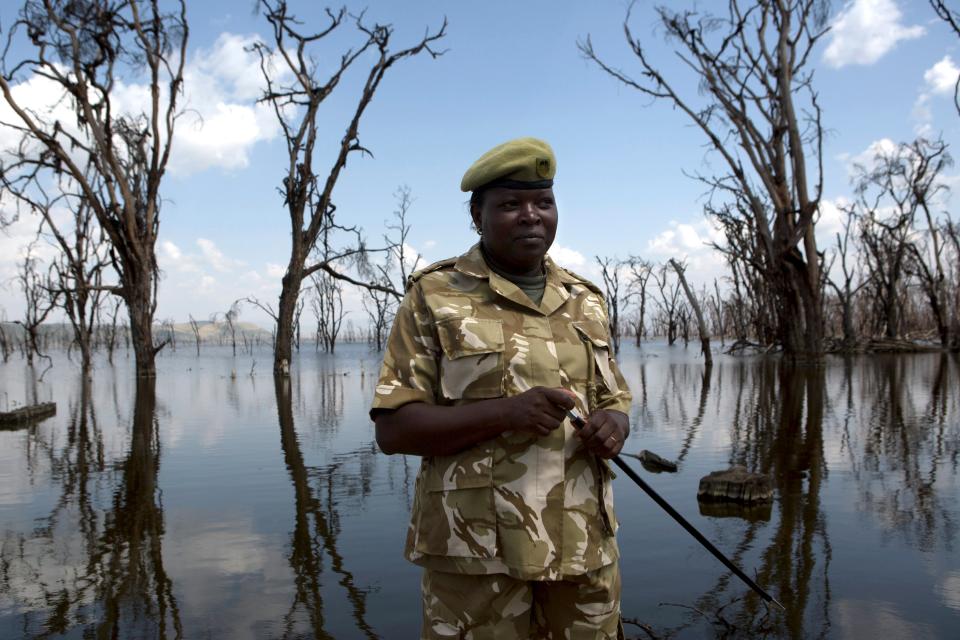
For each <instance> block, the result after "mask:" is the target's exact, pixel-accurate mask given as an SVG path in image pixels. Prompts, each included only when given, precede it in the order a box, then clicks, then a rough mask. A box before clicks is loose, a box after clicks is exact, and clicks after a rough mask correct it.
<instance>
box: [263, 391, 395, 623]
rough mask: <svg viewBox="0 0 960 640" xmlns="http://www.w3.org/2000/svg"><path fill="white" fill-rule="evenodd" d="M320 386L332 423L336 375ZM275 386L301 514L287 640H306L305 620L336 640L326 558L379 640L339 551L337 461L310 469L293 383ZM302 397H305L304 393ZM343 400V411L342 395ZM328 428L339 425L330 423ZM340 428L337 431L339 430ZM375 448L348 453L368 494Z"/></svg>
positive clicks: (293, 550) (360, 619) (359, 619)
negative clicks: (330, 623) (329, 625)
mask: <svg viewBox="0 0 960 640" xmlns="http://www.w3.org/2000/svg"><path fill="white" fill-rule="evenodd" d="M323 379H324V385H323V386H322V387H321V389H322V390H321V393H322V396H323V403H322V404H323V407H324V409H323V412H322V413H323V416H322V421H325V420H330V419H331V418H332V417H335V416H336V415H337V413H338V410H337V409H336V407H337V403H336V399H337V398H338V394H337V389H336V380H337V378H336V377H335V376H332V377H331V376H323ZM274 387H275V391H276V397H277V414H278V418H279V422H280V446H281V447H282V449H283V458H284V462H285V463H286V466H287V470H288V471H289V472H290V480H291V481H292V483H293V490H294V501H295V503H296V514H295V522H294V527H293V532H292V533H291V536H292V540H291V545H290V557H289V560H290V567H291V568H292V569H293V574H294V586H295V589H294V600H293V603H292V604H291V605H290V608H289V610H288V612H287V614H286V615H285V616H284V637H285V638H287V637H301V636H302V635H303V633H304V632H303V626H304V625H303V622H302V620H301V618H302V617H303V616H305V617H306V621H307V628H308V629H309V632H310V633H311V634H312V635H313V636H314V637H316V638H332V636H331V635H330V634H329V632H328V631H327V630H326V619H325V616H324V606H323V605H324V601H323V593H322V588H323V581H322V573H323V558H324V556H326V557H327V558H329V561H330V567H331V568H332V569H333V572H334V573H336V574H337V575H338V576H339V579H338V583H339V584H340V586H341V587H343V588H344V590H346V593H347V599H348V600H349V602H350V606H351V608H352V613H353V618H354V621H355V624H356V629H357V630H358V632H360V633H362V634H363V635H364V636H365V637H367V638H377V637H378V636H377V634H376V633H374V631H373V628H372V627H371V626H370V624H368V623H367V621H366V615H367V603H366V599H367V594H368V592H369V591H368V590H366V589H362V588H359V587H357V586H356V581H355V580H354V577H353V574H352V573H350V571H348V570H347V569H346V568H345V563H344V558H343V556H342V554H341V553H340V552H339V551H338V549H337V537H338V535H339V534H340V526H339V516H338V512H337V509H336V507H337V498H336V495H340V494H341V492H342V488H340V487H338V488H337V491H336V492H334V482H335V481H336V482H339V481H341V480H343V478H342V477H338V476H337V475H336V473H335V472H336V471H337V468H338V467H339V466H340V464H339V463H338V462H334V463H333V464H332V465H329V466H327V467H325V468H317V467H307V465H306V463H305V462H304V458H303V454H302V453H301V451H300V442H299V439H298V437H297V432H296V429H295V427H294V420H293V398H292V395H291V392H290V378H287V377H282V376H275V377H274ZM298 395H300V397H301V398H302V397H303V396H302V395H301V394H298ZM339 397H340V398H341V404H340V406H342V396H339ZM324 424H326V425H327V426H328V427H334V424H335V423H332V422H325V423H324ZM334 428H335V427H334ZM375 453H376V451H375V449H374V448H373V446H372V444H371V445H370V446H368V447H365V448H364V449H362V450H357V451H354V452H350V453H347V454H346V455H344V456H342V457H344V458H347V459H349V458H353V457H359V458H360V460H361V473H360V476H361V477H362V478H364V477H365V478H367V480H364V481H362V482H361V492H369V477H370V475H371V469H370V467H371V465H372V464H373V463H372V458H373V455H374V454H375Z"/></svg>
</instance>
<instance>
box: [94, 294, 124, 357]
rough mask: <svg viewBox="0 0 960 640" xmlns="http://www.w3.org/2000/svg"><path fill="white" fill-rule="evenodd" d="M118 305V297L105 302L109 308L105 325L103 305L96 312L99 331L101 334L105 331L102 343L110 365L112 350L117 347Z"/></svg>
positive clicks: (119, 302) (119, 301) (119, 300)
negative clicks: (108, 320)
mask: <svg viewBox="0 0 960 640" xmlns="http://www.w3.org/2000/svg"><path fill="white" fill-rule="evenodd" d="M120 305H121V299H120V298H113V299H112V300H110V301H108V302H107V305H106V307H107V308H109V314H110V324H106V325H105V324H104V322H103V314H104V308H103V307H101V308H100V309H98V313H97V325H98V326H99V327H100V331H99V333H101V334H102V333H103V332H104V331H105V332H106V336H105V339H104V344H105V346H106V347H107V362H108V363H110V364H111V365H112V364H113V352H114V351H115V350H116V348H117V332H118V330H117V316H118V315H119V313H120Z"/></svg>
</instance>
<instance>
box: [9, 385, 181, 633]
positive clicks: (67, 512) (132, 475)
mask: <svg viewBox="0 0 960 640" xmlns="http://www.w3.org/2000/svg"><path fill="white" fill-rule="evenodd" d="M77 388H78V389H79V392H80V393H79V398H78V399H77V401H76V403H75V404H74V405H73V406H72V407H71V412H70V420H69V423H68V424H69V426H68V428H67V433H66V444H65V445H64V446H63V448H62V449H61V450H59V451H58V450H57V447H56V443H55V438H54V437H53V436H51V437H50V439H49V440H47V439H46V438H45V437H44V432H42V431H40V430H36V431H34V432H33V433H32V434H31V437H30V442H31V446H30V447H28V451H33V452H34V453H35V452H37V451H42V452H43V453H44V455H45V457H46V460H45V462H46V464H48V465H49V472H50V475H51V477H52V478H54V479H56V480H57V482H58V485H57V491H58V492H59V497H58V499H57V500H56V502H55V506H54V508H53V509H52V511H51V512H50V513H49V514H48V515H46V516H44V517H41V518H39V519H38V521H37V522H38V524H37V526H36V527H35V528H34V529H33V531H31V532H30V533H29V534H26V533H20V534H19V535H17V536H16V537H13V538H12V537H11V536H10V535H9V534H8V535H7V536H6V537H5V539H4V544H3V548H2V554H3V564H4V567H5V571H4V572H3V575H4V581H3V583H2V584H0V590H2V591H3V592H4V595H9V597H10V598H11V600H12V601H14V602H16V601H20V602H21V606H20V607H18V608H19V609H21V610H22V611H23V613H22V629H23V630H24V633H25V635H28V636H33V637H38V638H42V637H48V636H54V635H57V634H65V633H67V632H68V631H72V630H74V629H76V628H77V627H79V628H82V629H83V632H82V633H83V636H84V637H88V636H89V637H98V638H106V637H121V636H123V637H129V636H131V635H133V636H141V637H157V638H167V637H174V638H179V637H182V625H181V622H180V614H179V608H178V605H177V600H176V598H175V597H174V594H173V583H172V580H171V579H170V578H169V576H168V575H167V573H166V571H165V570H164V565H163V552H162V540H163V535H164V524H163V522H164V521H163V506H162V503H161V500H160V492H159V490H158V487H157V473H158V470H159V468H160V453H161V447H160V441H159V438H158V430H157V422H156V394H155V388H154V382H153V381H152V380H144V381H139V382H138V384H137V389H136V400H135V403H134V410H133V417H132V424H131V427H130V446H129V450H128V452H127V455H126V456H125V457H124V458H123V459H122V460H119V461H118V462H116V463H115V465H114V466H113V467H112V469H108V467H107V463H106V456H105V452H104V440H103V433H102V431H101V430H100V428H99V426H98V421H97V415H96V412H95V410H94V406H93V402H92V391H91V389H92V382H91V381H90V380H89V379H87V378H85V377H84V378H81V380H80V382H79V384H78V385H77ZM31 469H34V470H36V469H38V465H32V466H31ZM104 472H112V473H113V474H115V476H116V481H115V482H114V483H112V484H113V486H114V487H115V489H114V491H113V494H112V496H110V497H109V498H105V497H104V499H103V500H102V499H101V486H100V484H99V483H98V482H97V478H98V477H99V475H100V474H102V473H104ZM106 500H109V502H108V503H106V504H100V503H101V502H106Z"/></svg>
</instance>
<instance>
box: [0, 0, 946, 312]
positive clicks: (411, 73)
mask: <svg viewBox="0 0 960 640" xmlns="http://www.w3.org/2000/svg"><path fill="white" fill-rule="evenodd" d="M664 4H666V5H667V6H669V7H671V8H674V9H683V8H689V7H694V6H699V7H700V8H701V9H703V8H714V9H716V10H722V8H723V7H724V6H725V4H726V3H721V2H699V3H695V2H693V1H692V0H682V1H681V0H673V1H669V2H666V3H664ZM291 5H292V7H293V8H294V11H295V12H296V13H297V14H298V15H300V16H302V17H303V19H304V21H305V22H306V23H307V24H308V25H317V24H320V22H321V20H322V19H323V16H322V12H321V7H322V5H320V4H319V3H313V2H306V0H302V1H296V0H294V1H292V2H291ZM654 6H655V5H654V3H649V2H643V1H640V2H637V3H636V5H635V7H634V9H633V15H632V18H631V22H630V25H631V29H632V31H633V33H634V35H635V36H636V37H638V38H640V39H641V41H642V42H643V44H644V46H645V47H647V48H648V52H649V53H648V56H649V59H650V60H651V61H652V62H653V63H654V64H655V65H656V66H658V67H659V68H660V69H661V71H662V72H663V74H664V75H665V76H666V77H667V78H668V79H671V81H675V82H676V84H677V86H678V87H680V89H681V90H682V91H685V92H686V95H690V96H692V97H693V99H694V100H696V99H697V98H696V86H695V85H693V84H692V83H691V80H690V77H691V76H690V72H689V70H687V69H686V68H684V66H683V64H682V62H681V61H680V60H679V58H678V57H677V56H676V55H675V53H674V51H673V48H672V47H671V45H670V43H669V42H668V41H666V40H665V38H664V37H663V33H662V30H658V29H657V27H656V20H655V14H654ZM347 7H348V8H349V9H350V10H351V11H354V12H357V11H360V10H363V9H364V8H366V19H367V20H368V21H371V22H373V21H376V22H380V23H390V24H392V25H393V26H394V29H395V31H394V34H393V36H392V40H391V43H392V46H393V47H396V48H401V47H404V46H409V45H411V44H413V43H415V42H416V41H418V40H419V38H420V37H421V36H422V35H423V33H424V31H425V30H426V29H437V28H438V27H439V26H440V24H441V23H442V21H443V19H444V17H446V19H447V21H448V27H447V35H446V37H445V38H444V39H443V40H442V41H441V43H440V44H439V45H438V46H439V47H440V48H443V49H444V50H445V52H444V53H443V55H442V56H440V57H438V58H436V59H432V58H430V57H429V56H425V55H421V56H417V57H414V58H410V59H406V60H403V61H401V62H399V63H398V64H397V65H396V66H395V67H393V68H391V69H390V70H389V71H388V72H387V74H386V76H385V78H384V80H383V83H382V84H381V87H380V89H379V91H378V92H377V94H376V96H375V97H374V99H373V102H372V104H371V106H370V107H369V109H368V110H367V113H366V115H365V116H364V119H363V121H362V123H361V127H360V141H361V143H362V144H363V145H364V146H365V147H366V148H368V149H370V151H371V152H372V157H370V156H363V157H361V156H360V155H359V154H354V155H353V156H351V158H350V160H349V162H348V165H347V167H346V170H345V171H344V173H343V174H342V176H341V178H340V180H339V182H338V183H337V187H336V189H335V191H334V196H333V198H334V202H335V203H336V205H337V211H338V217H339V219H340V221H341V222H343V223H345V224H352V225H358V226H360V227H362V229H363V231H364V235H365V236H366V238H367V239H368V242H369V244H370V245H371V246H375V245H376V244H377V243H378V241H380V240H381V239H382V237H383V234H384V233H385V232H386V229H385V223H386V222H388V221H390V220H391V217H392V212H393V211H394V209H395V208H396V197H395V194H396V191H397V189H398V187H400V186H401V185H406V186H408V187H409V189H410V190H411V192H412V195H413V198H414V201H413V204H412V207H411V208H410V211H409V213H408V223H409V224H410V225H411V231H410V235H409V237H408V239H407V241H408V244H409V245H410V247H411V249H412V250H413V251H414V252H416V253H419V254H420V255H421V256H422V260H421V263H420V264H421V265H425V264H428V263H430V262H433V261H436V260H440V259H443V258H446V257H450V256H455V255H458V254H460V253H462V252H463V251H465V250H466V249H467V248H469V246H470V245H472V244H473V243H474V242H475V241H476V239H477V237H476V235H475V233H474V232H473V231H471V229H470V225H469V216H468V213H467V207H466V200H467V194H464V193H461V192H460V190H459V184H460V178H461V177H462V175H463V172H464V171H465V170H466V169H467V168H468V167H469V166H470V164H472V162H473V161H474V160H475V159H476V158H477V157H479V156H480V155H481V154H482V153H483V152H485V151H486V150H487V149H489V148H490V147H492V146H494V145H496V144H499V143H500V142H503V141H505V140H509V139H511V138H515V137H519V136H535V137H539V138H542V139H544V140H546V141H548V142H549V143H550V144H551V146H552V147H553V149H554V151H555V152H556V156H557V176H556V180H555V187H554V191H555V194H556V197H557V204H558V209H559V212H560V222H559V229H558V233H557V238H556V241H555V244H554V246H553V247H552V248H551V255H552V256H553V257H554V258H555V259H556V260H557V261H558V262H559V263H560V264H562V265H564V266H566V267H568V268H571V269H572V270H574V271H577V272H579V273H581V274H583V275H586V276H587V277H590V278H592V279H595V280H599V272H598V269H597V267H596V263H595V260H594V256H597V255H600V256H618V257H621V258H622V257H626V256H627V255H638V256H640V257H642V258H645V259H647V260H650V261H653V262H663V261H665V260H667V259H668V258H671V257H678V258H685V259H686V260H687V261H688V263H689V271H688V276H689V278H690V279H691V280H693V281H694V282H695V283H697V284H699V283H711V282H712V281H713V278H715V277H720V276H723V275H724V274H725V272H724V270H723V263H722V260H721V259H720V257H719V256H718V255H717V254H716V252H715V251H713V250H712V249H710V248H709V247H708V246H707V243H708V242H709V241H710V240H711V239H716V238H717V232H716V231H715V230H714V229H713V228H712V227H711V225H710V224H709V222H708V221H707V220H706V219H705V218H704V215H703V205H704V202H705V199H704V188H703V186H702V185H701V184H700V183H698V182H696V181H694V180H693V179H691V178H690V177H688V176H689V174H690V173H695V172H700V173H709V172H710V171H711V170H712V169H713V168H722V167H720V165H719V162H718V158H717V157H716V156H714V155H711V154H709V153H707V149H706V147H705V146H704V143H705V139H704V137H703V136H702V134H701V133H700V132H699V131H698V130H695V129H693V128H692V127H691V126H690V123H689V121H688V120H686V119H685V117H684V116H683V115H682V114H681V113H678V112H677V111H676V110H675V109H673V108H672V107H671V106H670V105H669V104H667V103H665V102H654V101H651V100H650V99H649V98H645V97H644V96H642V95H640V94H638V93H637V92H636V91H634V90H632V89H629V88H627V87H625V86H623V85H621V84H619V83H618V82H616V81H615V80H613V79H612V78H610V77H609V76H607V75H606V74H604V73H603V72H602V71H601V70H600V69H599V68H598V67H597V66H596V65H595V64H593V63H591V62H589V61H587V60H585V59H584V58H583V56H582V55H581V53H580V52H579V51H578V49H577V42H578V41H579V40H582V39H584V38H585V37H587V36H588V35H589V36H590V37H591V38H592V41H593V44H594V47H595V49H596V50H597V52H598V54H599V55H600V56H601V57H602V58H603V59H604V60H605V61H607V62H608V63H609V64H610V65H611V66H613V67H617V68H620V69H622V70H624V71H625V72H626V73H628V74H631V73H634V74H636V73H638V69H639V66H638V63H637V61H636V59H635V58H634V57H633V54H632V53H631V51H630V49H629V47H628V44H627V42H626V41H625V39H624V35H623V21H624V18H625V15H626V10H627V4H626V3H625V2H623V1H622V0H617V1H607V0H595V1H594V2H589V3H586V2H572V1H547V0H528V1H524V2H507V1H502V0H494V1H490V2H483V3H478V2H454V1H441V0H423V1H407V2H402V3H400V2H387V1H384V0H379V1H378V0H372V1H370V2H368V3H363V4H361V3H353V2H349V3H347ZM16 9H17V3H13V2H11V3H3V6H2V7H0V26H3V27H4V28H6V27H7V26H8V25H9V24H10V23H11V22H12V20H13V19H15V13H16ZM831 10H832V14H831V18H830V24H831V31H830V32H829V33H828V34H827V35H826V36H825V37H824V38H823V39H822V40H821V41H820V43H819V44H818V46H817V49H816V50H815V52H814V55H813V57H812V59H811V62H810V65H811V68H812V69H814V80H813V82H814V87H815V89H816V91H817V92H818V94H819V101H820V104H821V106H822V110H823V116H822V118H823V124H824V127H825V129H826V131H827V135H826V139H825V143H824V200H823V202H822V206H821V219H820V223H819V224H818V236H819V237H820V239H821V240H820V246H821V249H822V248H824V247H825V246H826V245H827V244H828V243H829V242H830V241H831V240H830V239H831V238H832V236H833V234H834V233H835V232H836V231H837V229H838V228H839V227H838V225H839V220H840V218H839V215H838V214H837V209H836V205H837V204H838V203H843V202H844V201H845V200H849V199H850V198H852V193H853V187H852V185H851V177H852V167H853V165H854V163H856V162H864V161H868V160H869V159H870V158H871V157H872V155H873V153H874V152H875V151H876V150H877V149H879V148H885V147H890V146H892V145H893V144H896V143H899V142H907V141H911V140H913V139H914V138H916V137H917V136H919V135H924V136H927V137H934V138H935V137H937V136H942V137H943V139H944V140H945V141H946V142H948V143H949V144H950V145H951V148H952V149H955V148H956V143H957V142H958V141H960V116H958V114H957V111H956V109H955V108H954V105H953V100H952V97H953V87H954V82H955V80H956V78H957V75H958V73H960V71H958V64H960V52H958V44H960V39H958V38H957V37H956V35H955V34H953V33H952V32H951V31H950V30H949V28H948V27H947V26H946V25H945V24H943V23H941V22H940V21H939V19H938V18H937V17H936V16H935V15H934V13H933V11H932V9H931V8H930V7H929V4H928V3H927V2H925V1H920V0H909V1H908V0H852V1H847V2H837V1H836V0H835V1H834V3H833V6H832V9H831ZM187 11H188V21H189V25H190V36H189V41H188V42H189V44H188V53H187V63H186V77H185V95H184V97H183V99H182V104H183V105H184V106H185V111H184V114H183V115H182V117H181V118H180V119H179V120H178V123H177V128H176V133H175V138H174V148H173V154H172V158H171V161H170V165H169V171H168V174H167V175H166V176H165V178H164V183H163V188H162V191H163V198H164V203H163V208H162V214H161V222H160V237H159V241H158V244H157V254H158V258H159V264H160V267H161V270H162V279H161V282H160V287H159V294H158V295H159V303H158V308H157V313H156V317H157V319H158V320H161V319H167V318H171V319H174V320H175V321H177V322H184V321H186V320H187V318H188V315H193V316H194V317H195V318H198V319H199V318H209V317H210V316H212V315H213V314H216V313H223V312H224V311H226V310H227V309H229V308H230V305H231V303H232V302H233V301H234V300H237V299H239V298H245V297H248V296H254V297H256V298H258V299H260V300H262V301H263V302H265V303H270V304H273V305H274V306H275V305H276V299H277V296H278V294H279V289H280V285H279V283H280V278H281V277H282V275H283V272H284V270H285V265H286V263H287V260H288V256H289V237H290V221H289V218H288V217H287V216H286V214H285V210H284V207H283V201H282V197H281V196H280V195H279V193H278V191H277V187H278V185H279V184H280V180H281V178H282V176H283V173H284V166H285V162H286V159H285V155H286V154H285V145H284V141H283V137H282V136H281V135H280V130H279V127H278V126H277V123H276V120H275V117H274V115H273V113H272V112H271V110H270V109H269V108H267V107H266V106H265V105H263V104H258V103H257V98H258V97H259V96H260V95H261V92H262V90H263V81H262V78H261V75H260V70H259V63H258V58H257V57H256V54H254V53H252V52H251V51H250V50H249V46H250V45H251V44H252V43H254V42H256V41H258V40H266V39H267V36H268V35H269V34H268V30H267V28H266V23H265V21H264V20H263V19H262V18H261V17H259V16H258V15H256V13H255V12H254V3H253V2H252V0H242V1H232V2H229V1H226V0H204V1H203V2H199V1H197V0H192V1H191V0H188V7H187ZM341 31H342V33H339V34H338V35H337V36H336V37H335V38H332V39H331V40H330V41H329V42H324V43H323V46H322V47H320V48H318V49H317V51H316V55H317V63H318V65H319V68H320V69H332V68H333V65H335V64H336V62H337V61H338V60H339V57H340V55H341V54H342V53H343V51H344V50H345V49H346V47H349V46H350V45H351V44H356V43H357V42H358V40H357V38H356V37H355V36H356V32H355V31H351V27H350V26H349V25H345V27H344V28H342V30H341ZM16 53H17V51H16V50H14V51H13V52H12V55H15V54H16ZM370 62H371V60H370V58H369V57H367V58H361V59H360V60H358V64H357V67H356V68H355V69H353V70H352V71H351V72H350V73H349V74H348V75H347V76H346V77H345V78H344V81H343V82H342V83H341V84H340V85H339V86H338V88H337V89H336V91H335V92H334V94H333V95H332V96H331V98H330V99H328V101H327V102H325V103H324V105H323V107H322V108H321V113H320V117H319V122H320V126H321V128H322V132H321V138H322V140H323V142H324V144H323V145H322V146H321V150H320V152H319V153H318V165H319V166H321V167H324V166H329V164H330V163H331V162H332V159H333V154H334V153H335V149H336V146H337V144H338V141H339V139H340V137H341V136H342V134H343V131H344V128H345V126H346V123H347V121H348V117H349V115H350V113H351V109H352V107H353V105H354V104H355V101H356V99H357V96H358V93H359V87H360V83H361V82H362V80H363V78H364V77H365V68H367V67H365V65H369V64H370ZM142 91H143V87H142V86H140V85H137V83H136V81H135V79H132V80H131V81H129V82H128V83H126V84H124V85H123V86H121V87H119V88H118V91H117V94H118V95H117V99H118V100H119V101H120V102H121V103H123V102H124V101H126V102H127V103H129V104H135V103H136V101H137V100H138V99H139V98H138V97H142ZM14 92H15V95H17V96H18V97H20V98H21V99H23V100H25V101H27V102H30V103H31V104H40V103H43V102H44V100H46V101H48V102H49V101H50V99H51V97H50V94H49V91H45V87H44V86H43V85H42V83H41V82H39V81H38V80H37V79H36V78H28V79H24V81H23V82H22V83H21V84H20V85H17V86H16V87H15V88H14ZM9 113H10V112H9V110H8V108H7V107H6V106H5V105H0V119H6V118H8V117H9ZM9 140H10V137H9V134H8V133H7V134H5V133H4V132H3V131H2V130H0V146H5V144H9ZM955 153H956V151H955ZM956 173H957V170H956V169H955V168H951V169H950V175H949V176H947V178H948V182H950V183H952V182H954V181H955V180H956V175H955V174H956ZM955 200H956V196H954V199H953V200H952V201H951V200H947V201H946V202H945V206H947V207H949V206H951V203H952V202H954V201H955ZM0 206H7V205H6V204H5V203H3V202H0ZM36 227H37V220H36V219H32V218H30V217H29V216H23V217H21V218H20V220H18V221H17V222H16V223H15V224H13V225H12V226H10V227H8V228H7V229H5V230H4V231H0V318H6V319H8V320H12V319H16V318H18V317H20V315H21V314H22V312H23V302H22V294H21V293H20V291H19V288H18V287H17V285H16V283H15V282H14V280H13V278H14V277H15V274H16V265H17V263H18V262H19V261H20V260H21V259H22V255H23V251H24V248H25V246H26V245H27V243H29V242H30V241H31V240H32V239H33V238H34V236H35V232H36ZM52 251H53V250H52V249H51V248H48V247H41V248H40V250H39V255H40V256H41V257H42V258H49V256H50V255H51V254H52ZM345 298H346V306H347V309H348V310H349V312H350V314H349V315H348V318H352V319H353V321H354V322H355V323H357V324H360V325H365V322H366V320H365V316H364V312H363V310H362V308H361V306H360V302H359V300H360V294H359V293H358V292H356V291H355V290H352V289H351V288H349V287H348V288H347V291H346V292H345ZM241 320H244V321H249V322H255V323H258V324H260V325H261V326H264V327H269V326H270V320H269V317H268V316H267V315H266V314H265V313H263V312H262V311H260V310H258V309H256V308H255V307H253V306H251V305H249V304H246V305H244V306H243V307H242V311H241Z"/></svg>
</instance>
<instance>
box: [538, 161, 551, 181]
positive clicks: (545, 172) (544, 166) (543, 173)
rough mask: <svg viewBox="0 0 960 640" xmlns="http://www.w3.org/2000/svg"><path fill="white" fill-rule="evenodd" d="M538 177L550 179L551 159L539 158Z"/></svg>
mask: <svg viewBox="0 0 960 640" xmlns="http://www.w3.org/2000/svg"><path fill="white" fill-rule="evenodd" d="M537 175H538V176H540V177H541V178H549V177H550V158H537Z"/></svg>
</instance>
